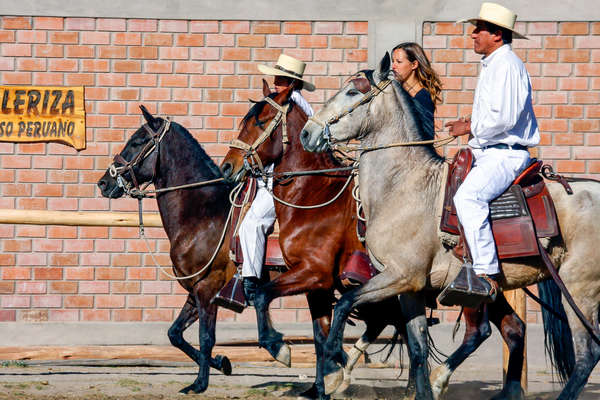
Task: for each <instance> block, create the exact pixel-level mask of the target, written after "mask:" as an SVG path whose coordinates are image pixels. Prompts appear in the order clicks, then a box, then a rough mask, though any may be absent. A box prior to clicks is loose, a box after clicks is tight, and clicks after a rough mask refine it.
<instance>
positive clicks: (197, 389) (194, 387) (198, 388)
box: [179, 383, 207, 394]
mask: <svg viewBox="0 0 600 400" xmlns="http://www.w3.org/2000/svg"><path fill="white" fill-rule="evenodd" d="M206 388H207V386H204V385H198V384H196V383H192V384H191V385H189V386H186V387H184V388H183V389H181V390H180V391H179V394H189V393H190V392H191V393H196V394H198V393H203V392H204V391H205V390H206Z"/></svg>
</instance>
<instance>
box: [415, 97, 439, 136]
mask: <svg viewBox="0 0 600 400" xmlns="http://www.w3.org/2000/svg"><path fill="white" fill-rule="evenodd" d="M413 102H414V104H415V108H416V109H417V113H418V114H419V116H420V117H421V125H422V126H423V131H424V133H425V135H426V136H428V137H429V138H430V139H433V136H434V134H435V132H434V125H433V112H434V110H435V107H434V104H433V101H431V96H430V95H429V92H428V91H427V90H425V89H421V90H419V91H418V92H417V94H416V95H415V97H413Z"/></svg>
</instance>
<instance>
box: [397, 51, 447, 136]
mask: <svg viewBox="0 0 600 400" xmlns="http://www.w3.org/2000/svg"><path fill="white" fill-rule="evenodd" d="M392 70H393V71H394V75H395V76H396V79H397V80H398V81H399V82H401V83H402V87H403V88H404V90H406V91H407V92H408V94H409V95H410V96H411V97H412V98H413V100H414V103H415V107H416V109H417V111H418V112H419V115H420V116H421V122H422V124H423V129H424V131H425V133H427V134H428V135H429V136H431V138H432V139H433V136H434V125H433V114H434V112H435V108H436V105H437V103H439V102H440V101H441V92H442V82H441V81H440V78H439V76H438V74H437V73H436V72H435V71H434V70H433V68H431V62H430V61H429V59H428V58H427V56H426V55H425V52H424V51H423V48H422V47H421V46H419V45H418V44H417V43H413V42H405V43H400V44H399V45H397V46H396V47H394V49H393V50H392Z"/></svg>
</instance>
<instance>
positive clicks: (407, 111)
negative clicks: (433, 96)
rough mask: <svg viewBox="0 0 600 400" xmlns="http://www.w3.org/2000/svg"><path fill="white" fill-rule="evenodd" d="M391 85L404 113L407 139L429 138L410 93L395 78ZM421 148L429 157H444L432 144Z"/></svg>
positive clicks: (438, 159)
mask: <svg viewBox="0 0 600 400" xmlns="http://www.w3.org/2000/svg"><path fill="white" fill-rule="evenodd" d="M392 85H393V88H394V92H395V93H396V98H397V99H398V102H399V103H400V106H401V107H402V110H403V111H404V115H405V123H406V125H407V127H408V130H407V131H408V135H409V137H408V138H407V139H408V140H409V141H418V142H420V141H425V140H431V137H429V136H428V135H427V134H426V133H425V130H424V129H423V123H422V122H421V121H423V118H424V116H423V114H422V110H420V109H418V108H417V106H416V105H415V102H414V101H413V98H412V97H411V95H410V94H408V92H407V91H406V90H405V89H404V88H403V87H402V85H401V84H400V82H398V81H397V80H393V81H392ZM421 147H422V148H423V149H425V150H426V151H427V153H428V154H429V155H430V157H431V158H432V159H434V160H437V161H444V157H442V156H440V155H439V154H438V153H437V152H436V151H435V149H434V148H433V146H432V145H425V146H421Z"/></svg>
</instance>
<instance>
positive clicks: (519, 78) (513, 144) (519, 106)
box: [446, 3, 540, 301]
mask: <svg viewBox="0 0 600 400" xmlns="http://www.w3.org/2000/svg"><path fill="white" fill-rule="evenodd" d="M515 20H516V15H515V14H514V13H513V12H512V11H510V10H508V9H506V8H505V7H502V6H500V5H498V4H494V3H483V4H482V6H481V11H480V13H479V17H478V18H473V19H470V20H469V22H471V23H472V24H474V25H475V26H476V28H475V30H474V31H473V33H472V34H471V37H472V38H473V49H474V50H475V52H476V53H477V54H481V55H483V58H482V60H481V71H480V74H479V80H478V81H477V88H476V89H475V98H474V100H473V111H472V115H471V117H470V119H469V118H467V119H461V120H459V121H454V122H449V123H447V124H446V126H449V127H450V134H451V135H452V136H462V135H466V134H471V139H470V140H469V146H470V147H471V148H472V150H473V156H474V158H475V162H474V165H473V168H472V170H471V172H470V173H469V174H468V175H467V177H466V178H465V181H464V182H463V184H462V185H461V186H460V188H459V189H458V191H457V192H456V195H455V196H454V205H455V207H456V211H457V214H458V218H459V220H460V223H461V225H462V230H463V234H464V236H465V240H466V242H467V244H468V246H469V249H470V252H471V256H472V259H473V269H474V271H475V273H476V274H477V275H478V276H479V278H480V279H479V280H480V282H479V283H481V284H482V285H483V287H484V288H485V290H486V291H487V299H486V300H485V301H493V300H495V296H496V293H497V291H498V283H497V281H498V278H499V275H500V267H499V265H498V257H497V254H496V246H495V243H494V238H493V235H492V230H491V226H490V223H489V219H488V216H489V202H490V201H492V200H493V199H495V198H496V197H498V196H499V195H501V194H502V193H503V192H504V191H505V190H506V189H507V188H508V187H509V186H510V184H511V183H512V182H513V181H514V179H515V178H516V177H517V176H518V174H519V173H521V172H522V171H523V170H524V169H525V168H526V167H527V166H528V165H529V163H530V157H529V152H528V151H527V148H528V147H532V146H535V145H537V144H538V143H539V141H540V133H539V131H538V126H537V121H536V118H535V115H534V113H533V107H532V102H531V95H532V94H531V82H530V79H529V74H528V73H527V70H526V69H525V65H524V64H523V62H522V61H521V60H520V59H519V57H518V56H517V55H516V54H515V53H514V52H513V51H512V48H511V43H512V38H513V37H515V38H525V37H524V36H522V35H520V34H519V33H518V32H515V31H514V30H513V27H514V22H515Z"/></svg>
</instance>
